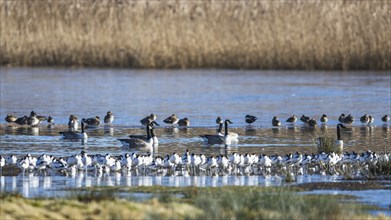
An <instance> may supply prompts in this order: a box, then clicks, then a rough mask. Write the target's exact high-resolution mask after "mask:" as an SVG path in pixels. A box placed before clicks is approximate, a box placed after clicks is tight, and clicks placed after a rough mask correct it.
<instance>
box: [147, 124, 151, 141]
mask: <svg viewBox="0 0 391 220" xmlns="http://www.w3.org/2000/svg"><path fill="white" fill-rule="evenodd" d="M147 139H151V130H150V128H149V125H147Z"/></svg>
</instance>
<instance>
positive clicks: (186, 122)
mask: <svg viewBox="0 0 391 220" xmlns="http://www.w3.org/2000/svg"><path fill="white" fill-rule="evenodd" d="M178 125H179V126H186V127H188V126H190V121H189V119H188V118H183V119H181V120H179V121H178Z"/></svg>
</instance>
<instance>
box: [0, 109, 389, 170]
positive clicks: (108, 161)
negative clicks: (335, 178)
mask: <svg viewBox="0 0 391 220" xmlns="http://www.w3.org/2000/svg"><path fill="white" fill-rule="evenodd" d="M78 119H79V118H78V117H77V116H76V115H70V117H69V122H68V130H67V131H61V132H59V133H60V134H61V135H62V137H63V138H65V139H87V137H88V136H87V134H86V132H85V129H86V128H87V127H97V126H99V125H100V124H101V123H100V118H99V116H96V117H94V118H82V119H81V132H79V131H77V130H78V127H79V121H78ZM156 119H157V117H156V115H155V114H153V113H152V114H150V115H148V116H146V117H145V118H142V119H141V120H140V123H141V125H143V126H145V128H146V135H129V138H123V139H118V140H119V141H120V142H121V143H122V144H123V145H124V146H126V147H129V148H148V147H151V146H155V145H157V144H158V139H157V137H156V136H155V134H154V129H155V126H159V124H158V123H157V122H156ZM5 120H6V121H7V122H8V123H15V124H17V125H22V126H23V125H27V126H38V125H39V124H40V122H42V121H45V120H46V121H47V122H48V126H52V125H53V124H54V119H53V118H52V117H50V116H49V117H46V116H38V115H37V114H36V113H35V112H34V111H32V112H31V113H30V116H29V117H27V116H24V117H19V118H18V117H16V116H14V115H10V114H9V115H7V117H6V118H5ZM256 120H257V117H255V116H252V115H246V116H245V122H246V123H248V124H252V123H254V122H255V121H256ZM300 120H301V121H302V122H303V123H305V124H307V125H309V126H316V124H317V122H316V120H315V119H314V118H310V117H307V116H305V115H303V116H302V117H301V118H300ZM338 120H339V122H340V123H339V124H338V125H337V136H338V139H337V140H336V143H335V144H336V145H337V147H339V152H342V150H343V141H342V139H341V135H340V128H345V126H344V125H351V124H352V123H353V122H354V117H353V116H352V115H350V114H349V115H347V116H345V114H341V116H340V117H339V119H338ZM389 120H390V118H389V116H388V115H385V116H383V117H382V121H383V122H385V123H387V122H388V121H389ZM113 121H114V115H113V113H112V112H111V111H108V112H107V114H106V116H105V117H104V123H106V124H111V123H113ZM296 121H297V117H296V116H295V115H292V117H289V118H288V119H287V120H286V122H287V123H290V124H293V123H295V122H296ZM327 121H328V119H327V116H326V115H322V117H321V118H320V122H321V123H327ZM373 121H374V118H373V117H372V116H371V115H367V114H365V115H363V116H362V117H360V122H361V123H363V124H370V123H373ZM163 122H164V123H166V124H169V125H172V126H175V125H179V126H189V125H190V122H189V119H188V118H183V119H179V118H178V116H176V115H175V114H173V115H171V116H169V117H167V118H166V119H164V120H163ZM216 124H218V126H219V128H218V130H217V131H216V133H215V134H205V135H200V137H201V138H202V139H203V140H204V141H205V142H207V143H208V144H225V145H230V144H231V143H235V142H238V136H239V135H238V134H237V133H235V132H230V131H229V130H228V127H229V124H232V122H231V121H230V120H229V119H226V120H223V119H222V118H220V117H217V119H216ZM272 125H273V126H281V121H280V120H279V119H278V118H277V117H276V116H274V117H273V119H272ZM223 127H224V132H223ZM321 140H322V139H321V138H319V141H320V142H321ZM318 144H319V143H318ZM389 161H390V154H389V153H381V154H377V153H375V152H371V151H370V150H368V151H367V152H365V153H361V154H357V153H355V152H352V153H348V152H346V153H345V154H342V153H340V154H338V153H335V152H330V153H325V152H320V153H319V154H311V155H310V154H304V155H303V154H300V153H298V152H296V153H295V154H287V155H285V156H281V155H278V154H275V155H272V156H268V155H265V154H261V155H256V154H245V155H241V154H238V153H236V152H235V153H232V155H230V156H226V155H218V156H209V157H206V156H205V155H203V154H199V155H196V154H190V152H189V150H186V152H185V153H184V154H183V155H182V156H179V155H178V154H177V153H175V152H174V153H172V154H171V155H166V156H165V157H160V156H156V157H153V156H152V155H151V154H149V153H148V154H144V155H142V154H140V155H138V154H136V153H131V154H129V153H126V154H124V155H120V156H112V155H110V154H106V155H100V154H97V155H88V154H87V152H85V151H82V152H81V153H80V154H76V155H72V156H69V157H59V158H55V157H53V156H50V155H46V154H43V155H41V156H40V157H38V158H36V157H33V156H31V155H30V154H28V155H26V156H24V157H23V158H16V156H14V155H11V156H8V157H3V156H0V166H1V169H2V168H3V167H5V166H6V167H11V168H12V167H17V168H20V169H21V170H22V171H23V173H24V172H25V171H26V170H27V171H30V172H33V171H34V172H42V171H45V172H46V171H47V170H50V171H55V172H62V173H66V174H68V173H75V172H80V171H85V172H90V171H91V172H98V173H109V172H128V173H129V172H137V174H138V173H141V174H143V175H212V176H213V175H278V174H284V173H285V174H286V173H287V172H288V173H292V174H296V175H299V174H321V175H326V174H337V175H338V174H341V173H346V172H350V173H351V174H359V173H363V172H366V171H368V169H369V166H376V165H379V164H380V165H381V164H386V163H388V162H389ZM184 173H186V174H184Z"/></svg>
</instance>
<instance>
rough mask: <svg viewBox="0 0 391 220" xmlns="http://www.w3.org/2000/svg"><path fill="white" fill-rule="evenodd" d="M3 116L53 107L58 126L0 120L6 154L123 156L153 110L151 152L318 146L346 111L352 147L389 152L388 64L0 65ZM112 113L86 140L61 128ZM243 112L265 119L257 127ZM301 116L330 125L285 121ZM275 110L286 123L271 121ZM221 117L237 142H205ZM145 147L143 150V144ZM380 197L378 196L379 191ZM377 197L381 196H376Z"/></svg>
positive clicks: (15, 181)
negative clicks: (361, 67)
mask: <svg viewBox="0 0 391 220" xmlns="http://www.w3.org/2000/svg"><path fill="white" fill-rule="evenodd" d="M0 72H1V74H0V79H1V86H0V91H1V98H0V104H1V108H0V115H1V117H2V118H4V117H5V116H6V115H7V114H10V113H12V114H15V115H17V116H24V115H29V113H30V111H32V110H34V111H35V112H37V113H38V115H50V116H52V117H54V119H55V125H54V126H53V127H51V128H48V127H46V125H47V124H46V123H43V124H42V125H41V126H40V127H38V128H29V127H17V126H14V125H11V126H9V125H7V124H6V122H5V121H4V119H2V122H1V124H0V150H1V155H5V156H7V155H11V154H14V155H17V156H18V157H19V158H20V157H21V156H22V155H25V154H27V153H31V154H32V155H33V156H38V155H41V154H43V153H46V154H51V155H54V156H56V157H60V156H70V155H72V154H76V153H80V151H81V150H87V152H88V153H89V154H98V153H101V154H106V153H110V154H111V155H120V154H123V153H125V152H129V151H132V150H130V149H127V148H123V147H122V146H121V143H120V142H119V141H118V140H117V139H118V138H126V137H127V136H128V135H129V134H144V133H145V131H144V129H143V128H141V127H140V124H139V120H140V119H141V118H143V117H145V116H146V115H149V114H150V113H155V114H157V116H158V119H157V122H158V123H160V125H161V126H160V127H157V128H156V132H155V133H156V134H157V136H158V138H159V146H158V147H157V148H154V149H151V150H148V152H152V153H154V155H165V154H171V153H173V152H178V153H180V154H182V153H183V152H184V151H185V150H186V149H189V150H190V151H191V152H192V153H196V154H199V153H203V154H206V155H216V154H224V155H229V154H231V153H232V152H239V153H242V154H244V153H256V154H268V155H272V154H276V153H278V154H286V153H293V152H296V151H298V152H300V153H311V152H314V144H313V138H314V137H317V136H318V135H319V134H325V133H327V134H332V135H335V130H336V129H335V126H336V124H337V123H338V117H339V115H340V114H341V113H345V114H349V113H350V114H352V115H353V116H355V118H356V121H355V123H354V125H353V126H352V127H349V128H348V129H345V130H343V131H342V138H343V140H344V143H345V147H344V150H345V151H349V152H351V151H356V152H363V151H366V150H372V151H376V152H390V151H391V146H390V136H391V128H390V123H388V124H383V123H382V122H381V119H380V118H381V117H382V116H383V115H384V114H391V101H390V100H391V86H390V85H391V76H390V74H389V72H388V73H384V72H305V71H304V72H300V71H298V72H292V71H236V70H235V71H234V70H186V71H184V70H176V71H172V70H115V69H65V68H64V69H61V68H33V69H31V68H1V69H0ZM107 111H112V112H113V113H114V115H115V119H114V123H113V125H110V126H105V125H101V126H100V127H98V128H95V129H87V133H88V136H89V138H88V141H87V142H85V143H82V142H81V141H68V140H64V139H62V138H61V137H60V136H59V134H58V132H59V131H63V130H67V126H66V124H67V122H68V117H69V115H70V114H76V115H78V116H79V118H88V117H94V116H96V115H98V116H100V117H101V118H103V117H104V115H105V113H106V112H107ZM173 113H176V114H177V115H178V116H179V117H181V118H183V117H188V118H189V119H190V127H189V128H177V127H175V128H172V127H169V126H167V125H166V124H164V123H163V120H164V118H166V117H168V116H170V115H171V114H173ZM365 113H368V114H370V115H372V116H374V117H375V123H374V124H373V125H371V126H367V125H361V123H359V117H360V116H361V115H363V114H365ZM246 114H252V115H255V116H257V117H258V120H257V121H256V122H255V123H254V124H253V125H252V126H247V125H246V123H245V121H244V116H245V115H246ZM293 114H295V115H296V116H299V117H300V116H301V115H302V114H305V115H308V116H310V117H314V118H316V119H317V120H318V123H319V118H320V116H321V115H322V114H327V115H328V117H329V122H328V123H327V126H320V125H319V126H317V127H316V128H315V129H314V128H309V127H307V126H305V125H303V124H302V123H301V122H300V121H298V122H297V123H296V124H295V125H294V126H292V125H289V124H287V123H285V120H286V119H287V118H288V117H290V116H291V115H293ZM274 115H276V116H278V117H279V119H280V120H281V121H282V126H281V127H279V128H273V127H272V126H271V119H272V117H273V116H274ZM217 116H221V117H222V118H224V119H225V118H229V119H231V121H233V124H232V126H231V131H234V132H237V133H238V134H239V143H238V144H236V145H233V146H228V147H227V146H215V145H213V146H210V145H205V144H204V143H203V142H202V139H201V138H200V137H199V135H201V134H213V133H215V129H216V125H215V119H216V117H217ZM141 153H142V152H141ZM0 178H1V179H0V183H1V191H17V192H19V193H22V194H23V195H24V196H26V197H36V196H38V195H41V196H42V195H43V196H48V197H52V196H61V195H62V193H64V192H63V191H62V190H63V189H64V188H78V187H84V186H95V185H98V186H100V185H103V186H106V185H132V186H133V185H166V186H187V185H197V186H222V185H256V186H269V185H271V186H279V185H281V184H283V183H282V182H281V179H280V178H271V179H266V178H264V177H262V176H242V177H236V176H227V177H218V178H217V177H216V178H215V177H164V176H163V177H159V176H157V177H141V176H136V177H135V176H133V177H125V176H119V177H118V176H116V175H108V176H102V177H94V176H82V177H77V176H76V177H69V176H68V177H64V176H58V175H55V176H34V175H33V176H29V175H26V176H25V177H24V178H23V177H22V176H21V174H19V175H18V176H1V177H0ZM302 181H304V182H314V181H339V180H338V179H336V178H335V177H332V176H331V177H330V176H329V177H316V176H315V177H303V178H302ZM379 196H380V195H379ZM377 198H379V199H380V197H377Z"/></svg>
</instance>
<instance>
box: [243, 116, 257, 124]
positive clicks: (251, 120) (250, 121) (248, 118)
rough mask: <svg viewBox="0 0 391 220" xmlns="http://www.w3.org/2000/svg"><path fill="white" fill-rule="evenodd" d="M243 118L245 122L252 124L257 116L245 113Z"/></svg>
mask: <svg viewBox="0 0 391 220" xmlns="http://www.w3.org/2000/svg"><path fill="white" fill-rule="evenodd" d="M245 119H246V120H245V121H246V123H247V124H252V123H254V122H255V121H256V120H257V117H255V116H253V115H246V117H245Z"/></svg>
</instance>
